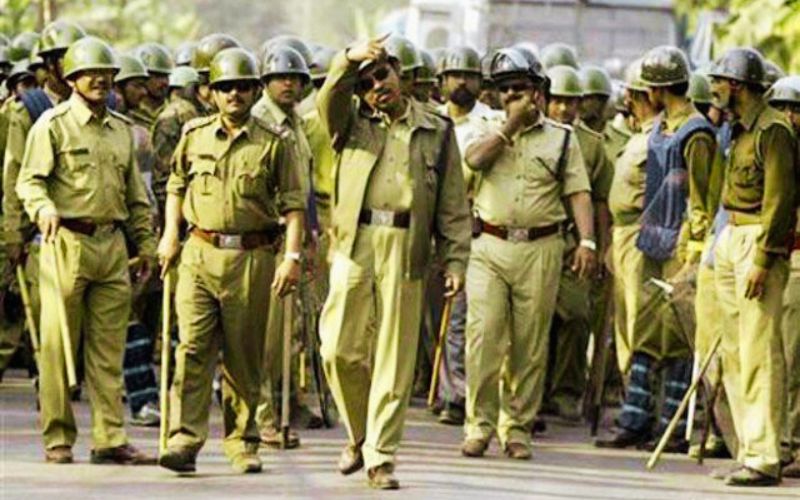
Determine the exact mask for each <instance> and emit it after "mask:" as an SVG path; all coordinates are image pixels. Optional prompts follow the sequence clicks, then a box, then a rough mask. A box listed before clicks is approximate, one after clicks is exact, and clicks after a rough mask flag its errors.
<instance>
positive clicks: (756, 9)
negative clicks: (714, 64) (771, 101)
mask: <svg viewBox="0 0 800 500" xmlns="http://www.w3.org/2000/svg"><path fill="white" fill-rule="evenodd" d="M676 5H677V8H678V10H679V12H682V13H684V14H686V15H688V16H689V17H690V18H692V19H696V17H697V15H698V14H699V13H700V12H701V11H702V10H703V9H726V10H727V11H728V13H729V16H728V18H727V20H726V21H725V22H723V23H721V24H719V25H718V26H717V27H716V29H715V50H714V52H715V55H719V54H721V53H722V52H723V51H724V50H726V49H728V48H731V47H737V46H750V47H755V48H757V49H759V50H760V51H761V52H762V53H763V54H764V55H765V56H766V57H767V58H768V59H770V60H772V61H774V62H776V63H777V64H779V65H780V66H781V67H783V68H784V69H786V71H788V72H792V73H798V72H800V0H727V1H726V0H677V2H676Z"/></svg>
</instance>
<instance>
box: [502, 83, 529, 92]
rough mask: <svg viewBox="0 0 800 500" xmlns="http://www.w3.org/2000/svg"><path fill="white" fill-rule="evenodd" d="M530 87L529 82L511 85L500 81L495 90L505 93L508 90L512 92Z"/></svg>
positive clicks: (522, 90)
mask: <svg viewBox="0 0 800 500" xmlns="http://www.w3.org/2000/svg"><path fill="white" fill-rule="evenodd" d="M532 88H533V85H531V84H530V83H515V84H513V85H507V84H502V83H501V84H499V85H498V86H497V91H498V92H500V93H501V94H505V93H507V92H508V91H509V90H513V91H514V92H524V91H526V90H530V89H532Z"/></svg>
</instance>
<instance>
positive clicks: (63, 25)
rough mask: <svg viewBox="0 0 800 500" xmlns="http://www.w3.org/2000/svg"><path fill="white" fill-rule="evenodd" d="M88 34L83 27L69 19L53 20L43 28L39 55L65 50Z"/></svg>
mask: <svg viewBox="0 0 800 500" xmlns="http://www.w3.org/2000/svg"><path fill="white" fill-rule="evenodd" d="M85 36H86V32H85V31H83V28H81V27H80V26H78V25H77V24H74V23H71V22H68V21H53V22H52V23H50V24H48V25H47V26H45V27H44V29H43V30H42V37H41V40H40V42H39V55H40V56H45V55H47V54H50V53H51V52H58V51H65V50H67V49H68V48H69V47H70V45H72V44H73V43H74V42H76V41H78V40H80V39H81V38H83V37H85Z"/></svg>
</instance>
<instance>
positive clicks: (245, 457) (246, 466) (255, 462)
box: [230, 443, 264, 474]
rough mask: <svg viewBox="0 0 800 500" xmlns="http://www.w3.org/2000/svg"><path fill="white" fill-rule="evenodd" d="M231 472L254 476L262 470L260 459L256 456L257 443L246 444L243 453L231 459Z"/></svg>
mask: <svg viewBox="0 0 800 500" xmlns="http://www.w3.org/2000/svg"><path fill="white" fill-rule="evenodd" d="M230 460H231V466H232V467H233V470H235V471H236V472H238V473H240V474H256V473H259V472H261V471H262V470H263V468H264V466H263V464H262V463H261V457H259V456H258V443H247V444H246V445H245V447H244V451H241V452H239V453H237V454H236V455H234V456H233V457H231V459H230Z"/></svg>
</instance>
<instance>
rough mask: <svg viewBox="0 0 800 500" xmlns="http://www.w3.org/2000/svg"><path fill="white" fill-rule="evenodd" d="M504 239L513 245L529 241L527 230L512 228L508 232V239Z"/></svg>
mask: <svg viewBox="0 0 800 500" xmlns="http://www.w3.org/2000/svg"><path fill="white" fill-rule="evenodd" d="M506 239H507V240H508V241H511V242H513V243H520V242H523V241H529V240H530V234H529V233H528V230H527V229H521V228H513V229H509V230H508V237H507V238H506Z"/></svg>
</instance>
